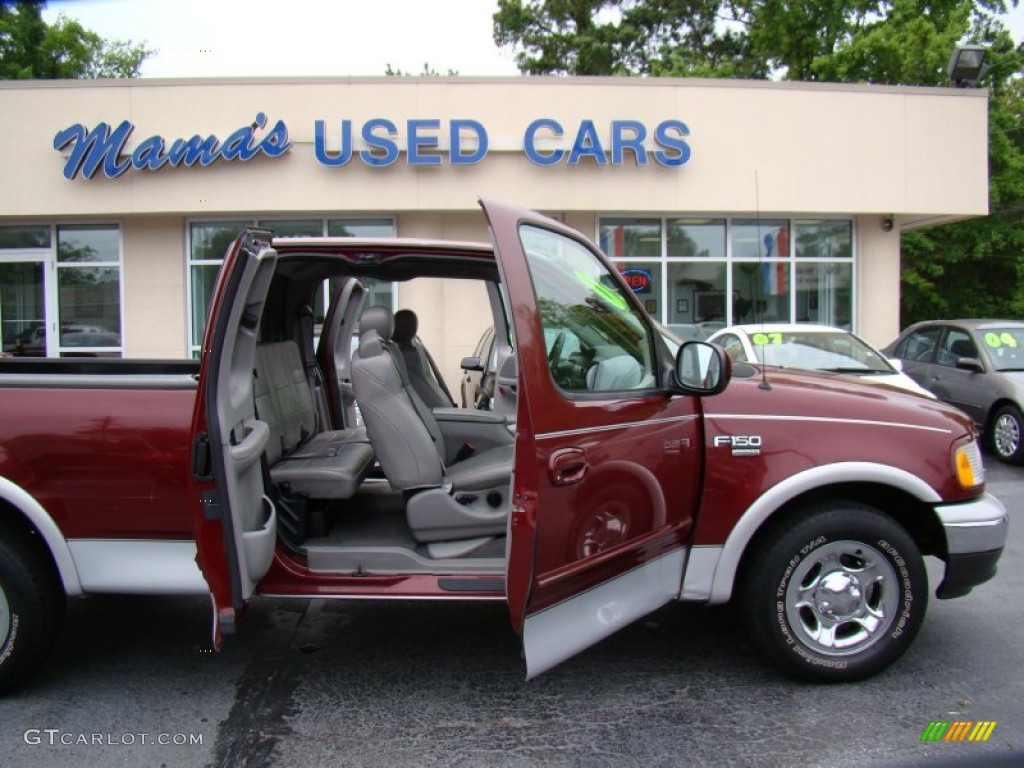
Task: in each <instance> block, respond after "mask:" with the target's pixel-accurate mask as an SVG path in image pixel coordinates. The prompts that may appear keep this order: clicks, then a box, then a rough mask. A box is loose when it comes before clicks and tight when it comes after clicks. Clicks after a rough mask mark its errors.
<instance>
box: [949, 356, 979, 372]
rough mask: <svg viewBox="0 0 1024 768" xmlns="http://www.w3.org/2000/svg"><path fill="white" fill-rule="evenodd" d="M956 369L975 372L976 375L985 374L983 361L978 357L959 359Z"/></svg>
mask: <svg viewBox="0 0 1024 768" xmlns="http://www.w3.org/2000/svg"><path fill="white" fill-rule="evenodd" d="M956 367H957V368H959V369H960V370H962V371H974V372H975V373H984V372H985V369H984V368H983V367H982V366H981V360H979V359H978V358H976V357H958V358H957V360H956Z"/></svg>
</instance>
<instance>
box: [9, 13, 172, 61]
mask: <svg viewBox="0 0 1024 768" xmlns="http://www.w3.org/2000/svg"><path fill="white" fill-rule="evenodd" d="M44 5H45V3H38V2H25V1H24V0H23V1H22V2H19V3H17V4H13V5H12V4H11V3H9V2H3V0H0V79H3V80H26V79H44V80H53V79H80V78H96V77H120V78H127V77H138V75H139V69H140V68H141V67H142V62H143V61H145V59H146V58H147V57H148V56H151V55H152V54H153V53H154V51H153V50H151V49H149V48H146V47H145V45H140V44H135V43H131V42H127V41H122V40H114V41H109V40H104V39H103V38H102V37H100V36H99V35H97V34H96V33H95V32H92V31H90V30H87V29H85V28H84V27H82V25H81V24H79V23H78V22H77V21H74V20H73V19H68V18H66V17H64V16H63V15H61V16H58V17H57V21H56V22H54V23H53V24H52V25H50V24H47V23H46V22H45V21H43V18H42V8H43V6H44Z"/></svg>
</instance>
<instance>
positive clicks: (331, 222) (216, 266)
mask: <svg viewBox="0 0 1024 768" xmlns="http://www.w3.org/2000/svg"><path fill="white" fill-rule="evenodd" d="M251 226H259V227H266V228H268V229H271V230H273V232H274V236H275V237H322V236H323V235H329V236H336V237H346V236H347V237H391V236H393V235H394V234H395V222H394V220H393V219H391V218H384V217H374V218H332V219H322V218H305V219H286V218H273V219H269V218H268V219H233V220H227V221H196V222H192V223H191V224H190V225H189V307H190V311H189V345H190V351H191V353H192V356H193V357H198V355H199V348H200V346H201V345H202V342H203V333H204V331H205V329H206V319H207V317H208V315H209V310H210V299H211V297H212V296H213V288H214V285H215V284H216V282H217V273H218V272H219V271H220V265H221V263H222V262H223V261H224V254H225V253H226V252H227V249H228V246H229V245H231V242H232V241H233V240H234V239H235V238H236V237H238V235H239V233H240V232H241V231H242V230H243V229H245V228H246V227H251ZM364 283H365V284H366V287H367V290H368V295H367V302H368V305H369V304H383V305H385V306H388V307H392V308H393V307H394V289H393V286H392V284H391V283H382V282H380V281H377V280H373V279H367V280H364ZM329 290H330V288H329V286H328V285H327V282H326V281H325V282H324V284H323V286H322V288H321V289H320V290H318V291H317V292H316V295H315V296H314V297H313V300H314V305H315V306H314V313H315V315H316V322H317V323H322V322H323V317H324V309H325V307H326V306H327V301H328V295H329V294H328V291H329Z"/></svg>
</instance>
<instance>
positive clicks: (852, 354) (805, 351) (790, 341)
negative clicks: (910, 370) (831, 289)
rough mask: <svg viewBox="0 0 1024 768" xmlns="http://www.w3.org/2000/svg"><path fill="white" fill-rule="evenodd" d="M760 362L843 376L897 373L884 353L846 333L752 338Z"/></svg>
mask: <svg viewBox="0 0 1024 768" xmlns="http://www.w3.org/2000/svg"><path fill="white" fill-rule="evenodd" d="M750 343H751V344H752V345H753V347H754V353H755V355H756V356H757V359H758V360H760V361H761V362H763V363H767V364H768V365H780V366H784V367H786V368H810V369H814V370H819V371H839V372H842V373H895V369H894V368H893V367H892V366H891V365H890V364H889V361H888V360H886V359H885V358H884V357H883V356H882V355H881V354H880V353H878V352H877V351H875V350H874V349H872V348H871V347H869V346H868V345H867V344H865V343H864V342H863V341H861V340H860V339H858V338H857V337H856V336H854V335H853V334H850V333H846V332H844V331H835V332H830V331H813V332H812V331H790V332H787V331H783V332H779V331H766V332H763V333H753V334H751V335H750Z"/></svg>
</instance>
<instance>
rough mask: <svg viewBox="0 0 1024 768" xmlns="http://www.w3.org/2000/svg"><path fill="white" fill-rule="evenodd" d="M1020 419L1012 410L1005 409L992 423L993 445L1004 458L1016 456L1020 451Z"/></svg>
mask: <svg viewBox="0 0 1024 768" xmlns="http://www.w3.org/2000/svg"><path fill="white" fill-rule="evenodd" d="M1020 426H1021V425H1020V420H1019V419H1018V418H1017V415H1016V414H1015V413H1014V412H1013V411H1011V410H1003V411H1001V412H1000V413H999V415H998V416H997V417H996V420H995V423H994V424H993V425H992V446H993V447H994V448H995V449H996V453H997V454H999V457H1000V458H1002V459H1008V458H1012V457H1015V456H1016V455H1017V453H1018V452H1019V451H1020Z"/></svg>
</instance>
